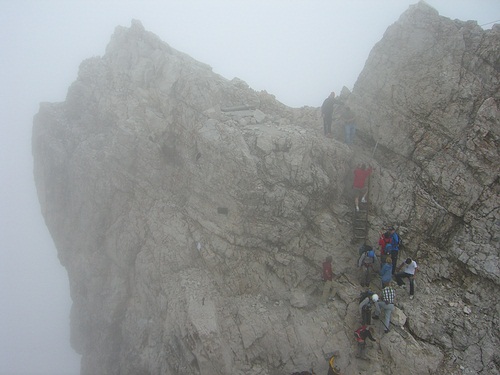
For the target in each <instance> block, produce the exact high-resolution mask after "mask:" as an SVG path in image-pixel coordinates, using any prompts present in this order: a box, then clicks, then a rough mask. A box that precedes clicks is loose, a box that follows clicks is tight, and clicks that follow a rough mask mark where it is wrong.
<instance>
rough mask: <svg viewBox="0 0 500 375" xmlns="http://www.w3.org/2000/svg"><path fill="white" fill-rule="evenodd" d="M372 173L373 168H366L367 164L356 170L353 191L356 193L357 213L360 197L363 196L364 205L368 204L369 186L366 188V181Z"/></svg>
mask: <svg viewBox="0 0 500 375" xmlns="http://www.w3.org/2000/svg"><path fill="white" fill-rule="evenodd" d="M371 173H372V167H369V168H366V164H361V165H359V166H358V167H356V169H355V170H354V182H353V184H352V189H353V191H354V204H355V205H356V211H359V197H360V196H361V194H363V196H362V198H361V202H362V203H366V193H367V192H368V186H366V179H367V177H368V176H369V175H371Z"/></svg>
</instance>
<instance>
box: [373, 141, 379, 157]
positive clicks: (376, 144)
mask: <svg viewBox="0 0 500 375" xmlns="http://www.w3.org/2000/svg"><path fill="white" fill-rule="evenodd" d="M377 146H378V140H377V142H376V143H375V147H374V148H373V152H372V159H373V155H375V150H376V149H377Z"/></svg>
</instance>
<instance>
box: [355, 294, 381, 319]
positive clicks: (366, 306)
mask: <svg viewBox="0 0 500 375" xmlns="http://www.w3.org/2000/svg"><path fill="white" fill-rule="evenodd" d="M359 299H360V302H359V313H360V315H361V324H364V325H370V324H372V305H373V304H375V303H377V301H378V295H377V294H375V293H373V292H371V291H369V290H367V291H366V292H362V293H361V295H360V298H359Z"/></svg>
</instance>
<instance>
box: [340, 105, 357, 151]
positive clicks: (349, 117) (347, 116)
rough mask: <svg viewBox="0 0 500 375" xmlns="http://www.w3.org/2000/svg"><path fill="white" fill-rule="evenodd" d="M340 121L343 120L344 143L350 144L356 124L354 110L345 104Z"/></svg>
mask: <svg viewBox="0 0 500 375" xmlns="http://www.w3.org/2000/svg"><path fill="white" fill-rule="evenodd" d="M342 121H343V122H344V141H345V144H346V145H348V146H350V145H352V142H353V140H354V136H355V134H356V124H355V117H354V112H353V111H352V110H351V108H350V107H349V106H347V105H346V106H344V109H343V111H342Z"/></svg>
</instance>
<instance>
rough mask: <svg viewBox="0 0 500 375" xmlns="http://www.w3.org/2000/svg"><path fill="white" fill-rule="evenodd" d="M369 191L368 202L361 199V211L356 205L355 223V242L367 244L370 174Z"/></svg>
mask: <svg viewBox="0 0 500 375" xmlns="http://www.w3.org/2000/svg"><path fill="white" fill-rule="evenodd" d="M367 184H368V191H367V193H366V197H367V198H368V199H367V203H361V199H360V201H359V211H356V207H354V219H353V221H352V224H353V242H358V243H361V242H362V243H363V244H365V245H366V242H367V240H368V211H369V208H370V199H369V197H370V176H368V180H367Z"/></svg>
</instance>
